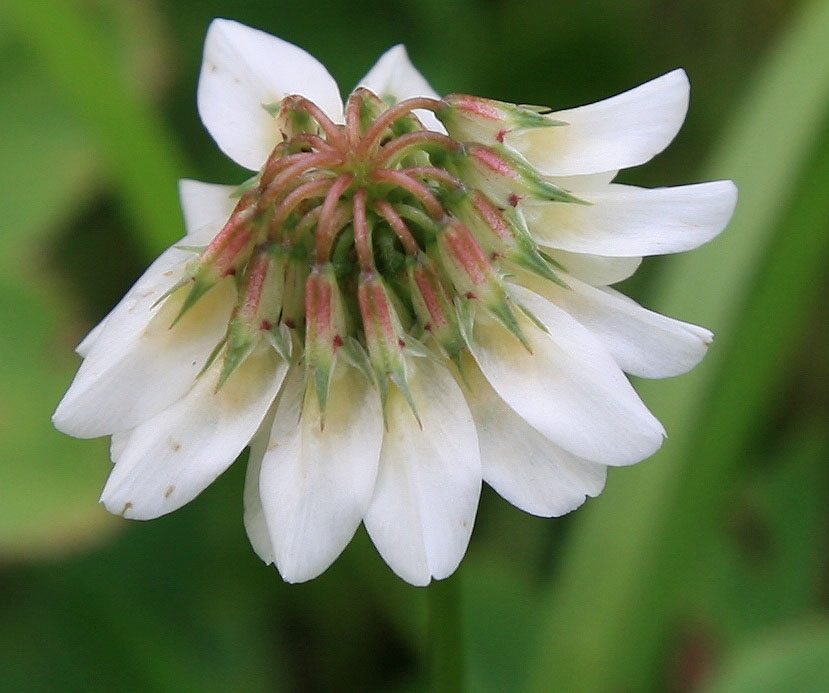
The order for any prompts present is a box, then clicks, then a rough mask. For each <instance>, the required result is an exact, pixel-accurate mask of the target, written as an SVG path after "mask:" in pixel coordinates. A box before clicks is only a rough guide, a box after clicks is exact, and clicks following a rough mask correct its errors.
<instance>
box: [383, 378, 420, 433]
mask: <svg viewBox="0 0 829 693" xmlns="http://www.w3.org/2000/svg"><path fill="white" fill-rule="evenodd" d="M389 377H390V378H391V381H392V382H393V383H394V384H395V385H397V389H398V390H400V394H401V395H403V398H404V399H405V400H406V403H407V404H408V405H409V409H411V410H412V414H413V415H414V417H415V421H417V425H418V427H419V428H420V429H421V430H423V422H422V421H421V420H420V414H418V413H417V405H416V404H415V401H414V397H412V391H411V390H410V389H409V383H408V382H407V380H406V373H405V371H404V369H403V368H400V369H398V370H395V371H394V372H392V373H390V374H389Z"/></svg>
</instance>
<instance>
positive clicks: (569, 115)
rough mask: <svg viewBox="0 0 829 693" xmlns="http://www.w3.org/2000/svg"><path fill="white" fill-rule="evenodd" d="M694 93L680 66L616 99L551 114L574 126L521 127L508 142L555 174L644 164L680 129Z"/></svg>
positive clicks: (562, 174) (538, 165) (594, 171)
mask: <svg viewBox="0 0 829 693" xmlns="http://www.w3.org/2000/svg"><path fill="white" fill-rule="evenodd" d="M688 92H689V85H688V77H687V75H686V74H685V71H684V70H674V71H673V72H669V73H668V74H666V75H662V76H661V77H657V78H656V79H654V80H651V81H650V82H646V83H645V84H642V85H640V86H638V87H636V88H635V89H631V90H630V91H626V92H624V93H622V94H618V95H617V96H614V97H612V98H610V99H605V100H604V101H599V102H597V103H593V104H589V105H587V106H580V107H579V108H571V109H568V110H565V111H557V112H555V113H551V114H550V117H551V118H553V119H555V120H560V121H564V122H565V123H568V125H562V126H553V127H549V128H538V129H533V130H523V131H516V132H515V133H513V134H510V135H509V136H508V137H507V142H508V144H510V145H511V146H513V147H515V148H516V149H517V150H518V151H519V152H521V153H522V154H523V155H524V156H525V157H527V159H528V160H529V161H530V162H531V163H532V164H533V165H535V166H536V167H537V168H538V169H539V170H540V171H542V172H543V173H545V174H547V175H551V176H572V175H577V174H583V173H596V172H598V171H609V170H611V169H620V168H629V167H631V166H638V165H639V164H642V163H645V162H646V161H648V160H649V159H650V158H651V157H653V156H655V155H656V154H658V153H659V152H661V151H662V150H663V149H665V147H667V146H668V144H670V142H671V140H672V139H673V138H674V137H675V136H676V133H677V132H679V128H680V127H681V126H682V121H683V120H685V114H686V113H687V111H688Z"/></svg>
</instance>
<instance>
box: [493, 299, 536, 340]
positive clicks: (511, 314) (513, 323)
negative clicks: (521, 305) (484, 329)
mask: <svg viewBox="0 0 829 693" xmlns="http://www.w3.org/2000/svg"><path fill="white" fill-rule="evenodd" d="M486 309H487V310H488V311H489V312H490V313H492V315H494V316H495V317H496V318H497V320H498V321H499V322H500V323H501V324H502V325H503V326H504V327H506V328H507V329H508V330H509V331H510V332H511V333H512V334H513V335H514V336H515V337H516V338H517V339H518V341H519V342H521V344H522V345H523V347H524V348H525V349H526V350H527V351H528V352H530V353H531V354H532V353H533V349H532V345H531V344H530V342H529V340H528V339H527V335H525V334H524V331H523V330H522V329H521V325H519V324H518V318H517V317H516V315H515V311H514V310H513V309H512V306H511V305H510V301H509V299H508V298H507V296H506V294H502V295H501V296H500V297H499V298H498V299H496V300H493V301H490V302H489V303H487V305H486Z"/></svg>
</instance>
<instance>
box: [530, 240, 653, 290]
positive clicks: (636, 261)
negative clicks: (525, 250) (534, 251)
mask: <svg viewBox="0 0 829 693" xmlns="http://www.w3.org/2000/svg"><path fill="white" fill-rule="evenodd" d="M545 251H546V252H547V254H548V255H549V256H550V257H552V258H553V260H555V261H556V262H558V263H559V264H560V265H561V266H562V267H564V269H565V270H566V271H567V273H568V274H571V275H573V276H574V277H578V278H579V279H581V280H582V281H584V282H587V283H588V284H592V285H593V286H607V285H608V284H615V283H616V282H620V281H622V280H623V279H627V278H628V277H630V276H631V275H632V274H633V273H634V272H636V270H637V269H638V268H639V265H641V264H642V258H641V257H605V256H604V255H587V254H586V253H570V252H567V251H566V250H555V249H554V248H545Z"/></svg>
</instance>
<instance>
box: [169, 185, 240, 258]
mask: <svg viewBox="0 0 829 693" xmlns="http://www.w3.org/2000/svg"><path fill="white" fill-rule="evenodd" d="M235 190H236V188H235V187H234V186H232V185H218V184H217V183H202V182H201V181H198V180H190V179H189V178H183V179H182V180H180V181H179V182H178V194H179V199H180V200H181V209H182V211H183V212H184V225H185V226H186V227H187V233H188V234H189V236H188V238H189V239H192V243H191V244H192V245H202V244H205V245H206V244H207V243H209V242H210V241H212V240H213V237H214V236H215V235H216V234H217V233H218V232H219V231H220V230H221V228H222V226H224V224H225V222H226V221H227V219H228V217H229V216H230V213H231V212H232V211H233V208H234V207H235V206H236V203H237V202H238V200H237V199H236V198H234V197H232V194H233V192H234V191H235ZM183 243H184V242H183V241H182V244H183Z"/></svg>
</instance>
